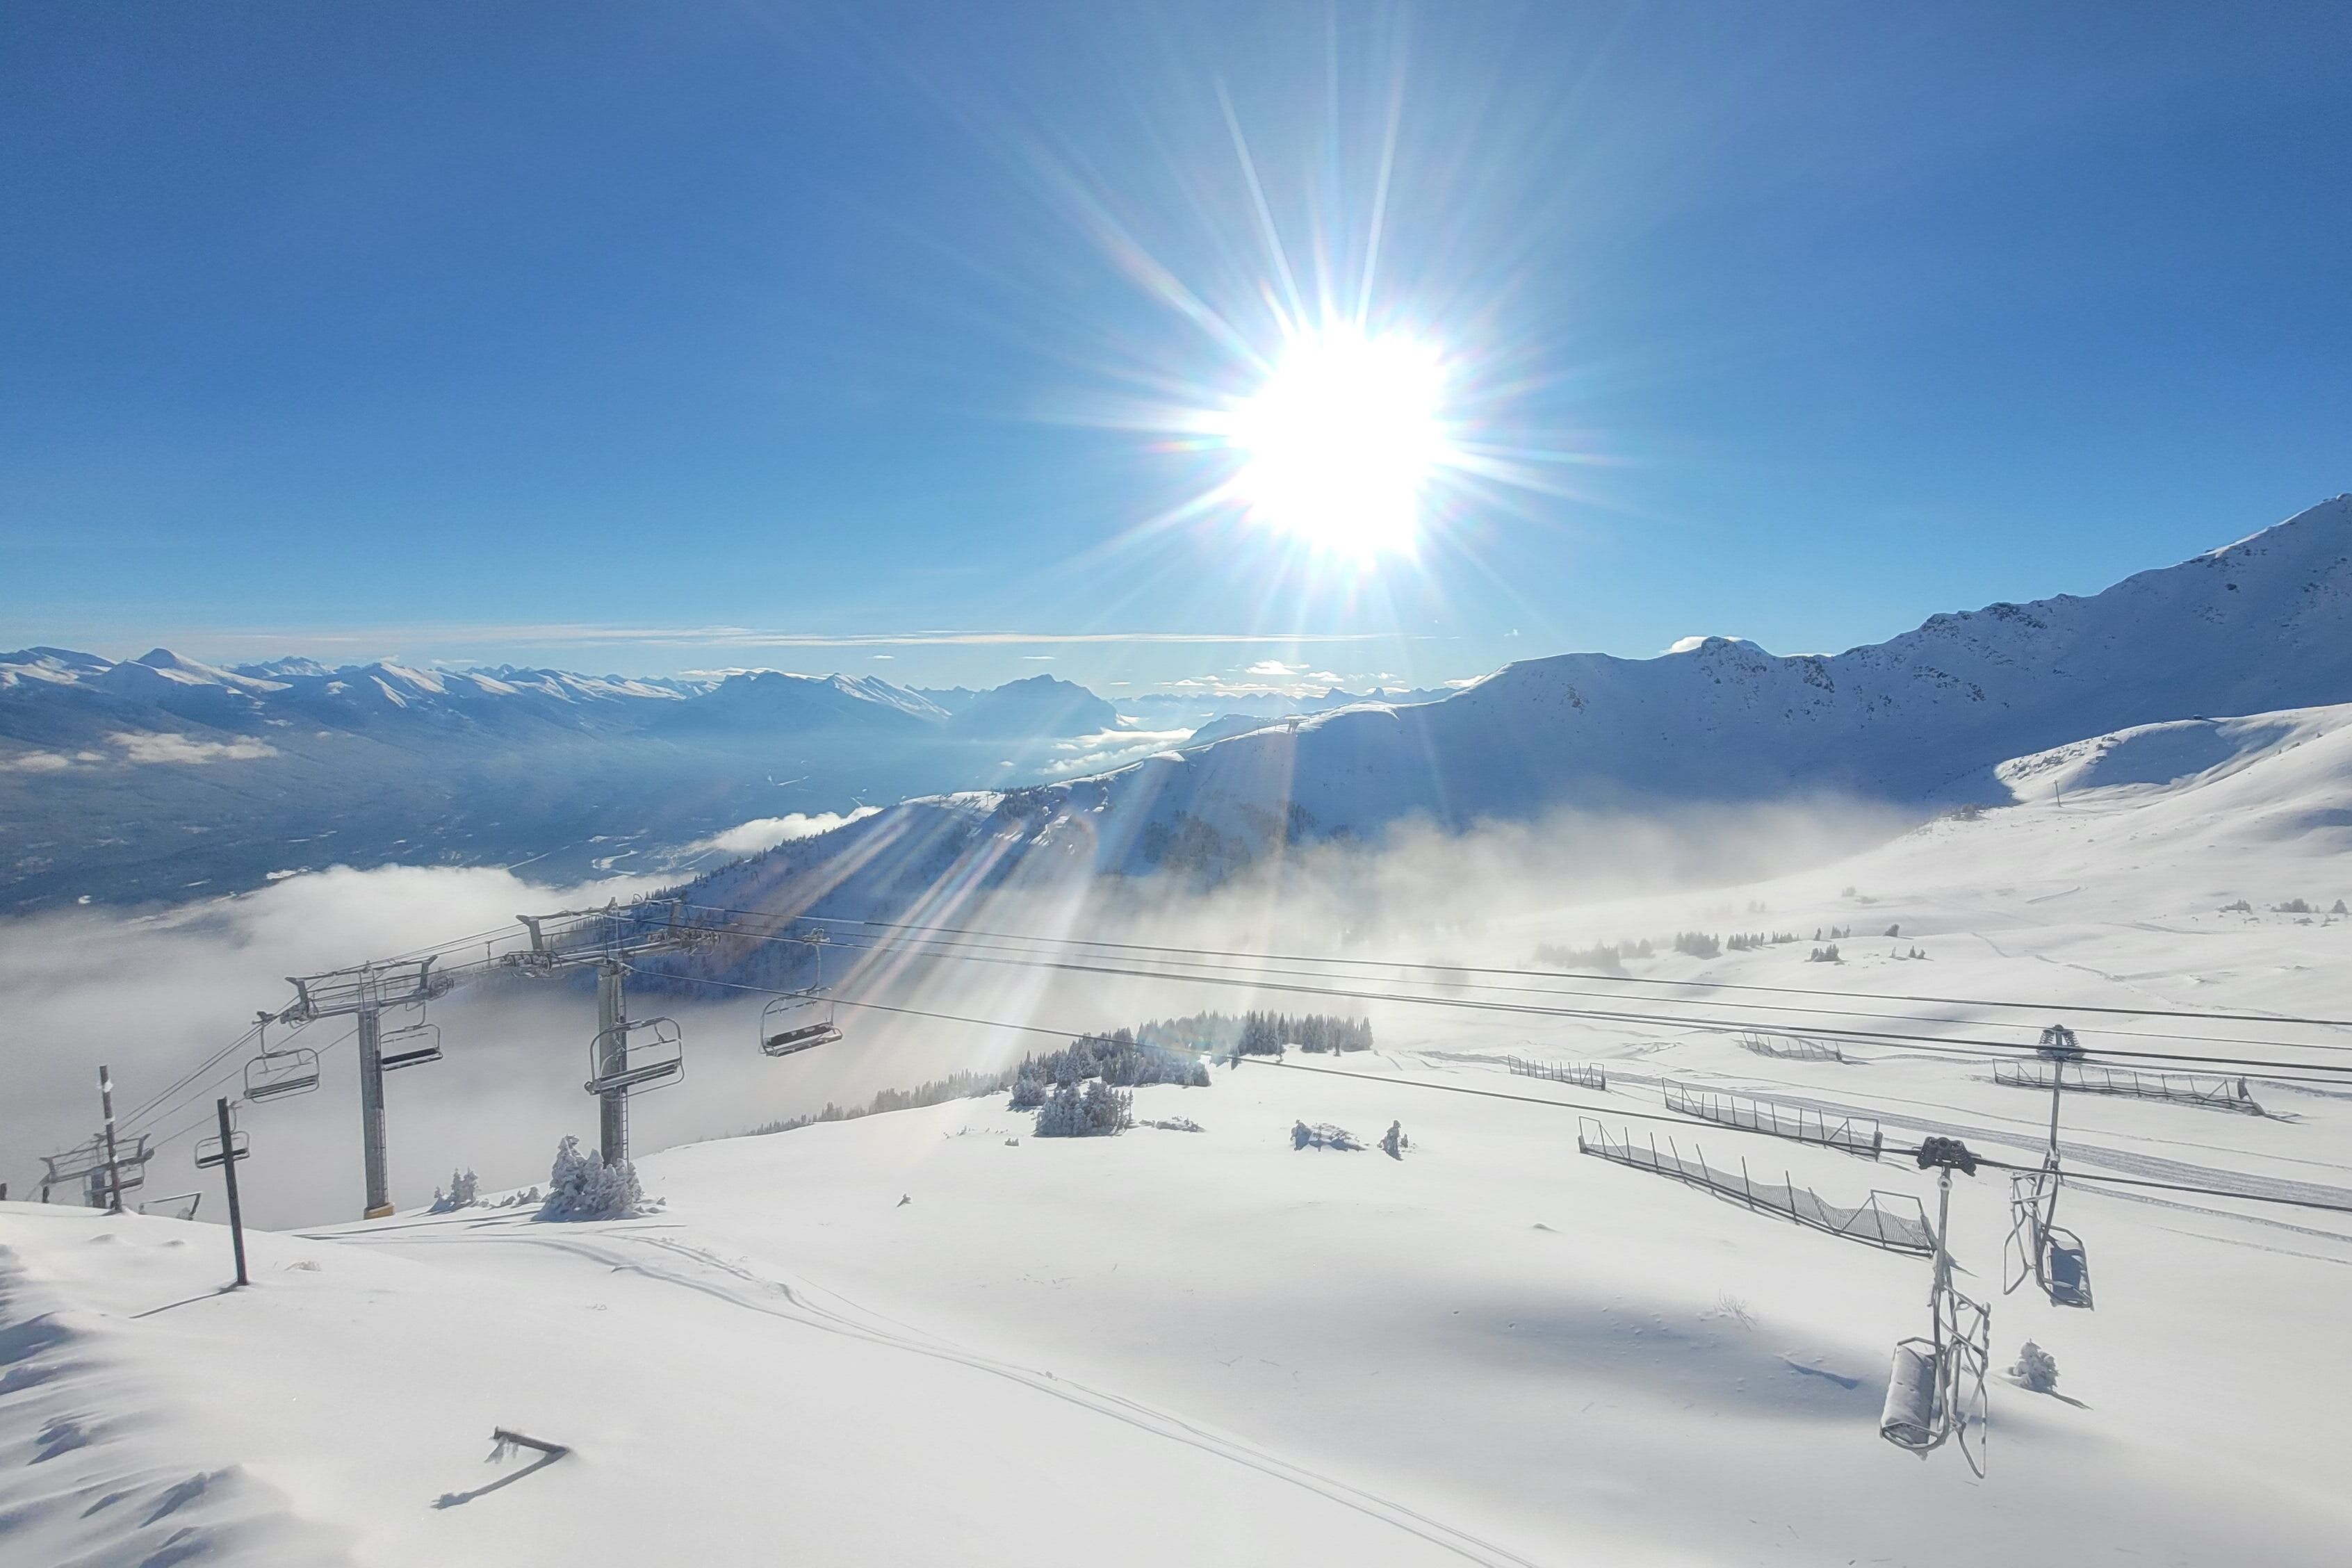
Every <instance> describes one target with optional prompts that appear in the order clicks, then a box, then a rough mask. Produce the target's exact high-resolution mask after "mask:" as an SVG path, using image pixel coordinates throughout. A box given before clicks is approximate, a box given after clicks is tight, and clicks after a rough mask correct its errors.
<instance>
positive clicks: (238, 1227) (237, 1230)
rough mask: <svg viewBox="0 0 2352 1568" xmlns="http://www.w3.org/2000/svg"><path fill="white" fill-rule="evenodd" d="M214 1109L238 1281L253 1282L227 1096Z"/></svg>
mask: <svg viewBox="0 0 2352 1568" xmlns="http://www.w3.org/2000/svg"><path fill="white" fill-rule="evenodd" d="M213 1110H215V1112H216V1113H217V1114H218V1115H219V1117H220V1141H221V1175H222V1177H223V1178H224V1179H225V1180H226V1181H227V1183H228V1237H229V1243H230V1245H231V1246H233V1247H236V1282H237V1283H238V1284H239V1285H245V1284H249V1283H251V1281H249V1280H247V1279H246V1277H245V1211H244V1210H243V1209H241V1208H239V1207H238V1206H237V1202H236V1142H235V1135H234V1134H232V1133H231V1132H230V1131H229V1127H228V1099H227V1097H226V1096H223V1097H222V1098H220V1099H219V1100H215V1101H214V1102H213Z"/></svg>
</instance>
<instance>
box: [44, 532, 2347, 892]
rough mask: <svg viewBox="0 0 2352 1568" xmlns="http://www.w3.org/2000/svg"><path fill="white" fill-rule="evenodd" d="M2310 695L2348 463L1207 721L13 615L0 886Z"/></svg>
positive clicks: (950, 870)
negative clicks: (2089, 549)
mask: <svg viewBox="0 0 2352 1568" xmlns="http://www.w3.org/2000/svg"><path fill="white" fill-rule="evenodd" d="M2346 701H2352V497H2338V498H2336V500H2330V501H2326V502H2324V503H2322V504H2321V505H2319V506H2316V507H2314V508H2312V509H2310V510H2307V511H2305V512H2304V513H2302V514H2301V515H2299V516H2297V517H2295V518H2293V519H2291V520H2289V521H2286V522H2284V523H2281V524H2279V525H2278V526H2276V527H2274V528H2271V529H2268V530H2265V531H2263V532H2261V533H2258V534H2255V535H2253V536H2252V537H2251V538H2249V539H2245V540H2242V541H2240V542H2238V543H2235V544H2232V545H2229V546H2227V547H2225V548H2223V549H2220V550H2216V551H2213V552H2210V553H2208V554H2204V555H2200V556H2197V557H2195V558H2193V559H2191V560H2189V561H2186V562H2183V563H2179V564H2178V565H2175V566H2169V567H2165V568H2163V569H2161V570H2158V571H2151V572H2144V573H2141V574H2138V575H2137V576H2134V577H2131V578H2128V579H2126V581H2124V582H2122V583H2119V584H2116V585H2115V586H2114V587H2112V588H2109V589H2107V590H2106V591H2105V592H2104V593H2101V594H2097V595H2092V596H2090V597H2087V598H2078V597H2074V596H2072V595H2061V596H2059V597H2056V598H2052V599H2042V600H2035V601H2032V602H2031V603H2025V604H1996V605H1988V606H1986V607H1985V608H1983V609H1980V610H1976V611H1971V612H1965V613H1961V614H1955V615H1942V616H1933V617H1931V618H1930V619H1929V620H1928V621H1927V622H1926V624H1924V625H1922V626H1919V627H1918V628H1916V630H1913V631H1909V632H1906V633H1904V634H1903V635H1902V636H1900V637H1895V638H1893V639H1891V640H1889V641H1887V642H1885V643H1877V644H1872V645H1868V646H1864V647H1855V648H1851V649H1848V650H1847V651H1846V652H1844V653H1840V654H1834V655H1816V654H1804V655H1796V656H1788V657H1782V656H1775V655H1773V654H1769V653H1767V652H1766V651H1765V650H1764V649H1762V648H1760V647H1756V646H1755V645H1754V644H1752V643H1748V642H1742V641H1738V640H1736V639H1729V638H1723V637H1709V638H1706V639H1704V640H1701V641H1699V642H1697V643H1696V644H1694V645H1691V646H1688V647H1680V646H1678V647H1677V650H1676V651H1675V652H1673V653H1670V654H1666V655H1664V656H1662V657H1660V658H1648V659H1622V658H1611V657H1609V656H1607V655H1602V654H1567V655H1561V656H1559V657H1557V658H1542V659H1533V660H1528V661H1527V662H1524V663H1519V664H1513V665H1510V666H1507V667H1506V668H1503V669H1500V670H1498V671H1496V673H1495V674H1493V675H1491V676H1488V677H1487V678H1486V679H1483V680H1480V681H1477V682H1475V683H1473V684H1471V685H1469V686H1468V687H1466V688H1465V689H1461V690H1458V691H1452V692H1444V693H1441V692H1431V691H1414V692H1406V693H1389V694H1382V697H1381V699H1380V700H1366V699H1364V698H1360V697H1357V696H1353V695H1351V694H1349V693H1347V692H1344V691H1336V690H1335V691H1330V692H1328V693H1325V694H1323V695H1322V696H1320V697H1310V698H1304V699H1287V698H1286V699H1272V700H1260V701H1258V702H1256V703H1254V704H1251V706H1253V707H1254V708H1255V711H1252V712H1248V713H1242V714H1234V713H1227V714H1224V715H1223V716H1222V717H1219V716H1216V715H1217V712H1218V706H1217V705H1216V704H1214V703H1213V702H1204V700H1202V699H1197V698H1184V697H1181V696H1160V697H1153V698H1146V699H1137V700H1129V701H1128V702H1126V704H1125V706H1126V708H1127V710H1128V714H1127V717H1125V718H1122V717H1121V714H1120V711H1119V710H1118V709H1115V708H1114V707H1113V706H1112V704H1110V703H1109V702H1107V701H1105V700H1103V699H1102V698H1100V697H1098V696H1097V695H1096V694H1095V693H1093V692H1091V691H1088V690H1087V689H1085V688H1083V687H1080V686H1076V685H1072V684H1071V683H1069V682H1067V681H1063V680H1058V679H1054V678H1053V677H1050V676H1038V677H1034V678H1033V679H1028V680H1021V681H1014V682H1012V683H1010V684H1008V685H1004V686H999V687H994V688H991V689H987V690H983V691H971V690H967V689H946V690H914V689H908V688H904V687H898V686H894V685H891V684H890V683H889V682H887V681H883V680H878V679H873V678H871V677H851V676H843V675H834V676H825V677H816V676H803V675H786V674H781V673H777V672H774V671H750V672H742V673H737V674H731V675H728V676H725V677H723V678H714V679H704V680H636V679H621V678H618V677H592V676H583V675H575V674H569V673H565V672H562V671H557V670H543V669H517V668H509V667H501V668H495V669H476V670H467V671H458V672H448V671H426V670H420V669H413V668H405V667H404V666H400V665H396V664H384V663H378V664H368V665H356V666H351V667H346V668H339V669H330V668H326V667H325V666H323V665H320V664H318V663H316V662H314V661H312V660H309V659H300V658H288V659H278V660H275V661H272V662H269V663H267V664H254V665H244V666H239V667H236V668H215V667H213V666H210V665H205V664H200V663H197V662H195V661H194V660H191V659H186V658H180V657H179V656H177V655H175V654H173V653H171V652H169V651H167V650H164V649H161V648H159V649H157V650H155V651H154V652H152V653H150V654H147V655H145V656H144V657H143V658H138V659H132V660H128V661H125V662H123V663H120V664H117V663H113V662H111V661H110V660H107V659H103V658H96V657H94V656H92V655H89V654H83V653H75V652H71V651H68V650H65V649H58V648H28V649H26V650H24V651H22V652H18V653H14V654H0V907H15V908H17V909H26V908H36V907H41V906H44V905H50V904H55V903H59V902H64V901H69V900H74V899H78V898H82V897H89V898H91V899H94V900H101V901H120V900H141V899H175V898H188V897H199V896H206V895H209V894H213V893H217V892H223V891H230V890H235V889H242V888H249V887H253V886H257V885H259V884H260V883H261V882H263V881H265V880H267V879H269V878H270V877H271V876H272V875H273V874H283V873H285V872H288V871H292V870H297V869H300V868H305V867H320V866H327V865H332V864H338V863H341V864H350V865H358V866H374V865H381V864H384V863H387V862H396V863H403V864H456V865H483V864H497V865H521V866H528V867H529V868H530V869H531V871H532V872H533V873H534V874H537V875H542V876H545V877H547V878H549V879H554V880H568V879H576V878H580V877H583V876H589V875H593V874H596V873H598V872H612V871H618V872H636V871H644V872H653V873H663V874H667V873H673V872H674V873H677V874H680V875H684V874H688V873H690V872H693V871H695V870H697V869H699V868H704V867H710V866H715V865H716V864H717V863H718V862H719V860H721V859H723V858H730V856H732V855H734V854H736V853H739V852H740V850H741V849H743V848H745V847H753V846H755V844H756V842H757V841H758V839H759V838H760V837H761V836H760V835H759V834H758V833H756V832H755V833H752V834H751V835H750V836H749V837H746V836H745V835H744V834H740V833H735V834H729V835H728V837H726V839H725V840H724V841H723V842H720V841H718V837H717V836H719V835H721V834H723V833H727V831H728V830H729V829H733V828H737V827H738V826H739V825H741V824H745V823H747V822H752V821H755V820H765V819H774V818H782V817H784V816H788V815H790V814H803V815H805V816H819V815H821V814H845V813H847V812H848V811H850V810H851V809H852V808H854V807H856V806H859V805H871V806H882V805H887V803H890V802H894V801H895V802H900V803H901V804H898V805H890V806H889V807H888V809H887V810H883V811H880V812H879V813H878V814H877V815H872V816H866V817H865V818H864V819H862V820H860V821H858V822H856V823H855V824H852V825H849V826H845V827H842V828H840V829H839V830H838V831H835V832H833V833H830V834H827V835H824V836H823V837H812V838H807V839H805V840H803V841H800V842H796V843H791V844H785V845H783V846H782V847H777V848H775V849H772V850H771V851H769V852H768V853H766V854H765V855H763V856H761V857H760V858H757V859H756V860H754V861H752V862H751V863H749V864H746V865H743V866H740V867H737V868H730V869H725V870H719V871H716V872H715V873H714V875H715V877H716V879H717V881H718V883H719V884H723V885H724V886H725V887H726V888H727V889H731V891H730V892H729V895H728V896H729V897H730V899H734V900H737V901H740V900H744V899H751V898H757V899H758V900H761V901H762V902H763V904H764V905H767V906H772V907H788V906H789V907H800V906H803V905H805V904H807V903H809V902H810V901H812V900H814V899H815V898H816V897H817V893H816V892H815V891H814V889H820V888H821V889H824V897H825V898H826V899H827V900H832V902H833V904H835V905H836V906H838V907H841V908H849V907H852V906H856V907H858V908H861V909H873V910H883V909H892V908H896V907H899V902H900V900H903V899H905V898H908V897H909V896H911V894H912V893H913V892H914V891H918V890H919V889H923V888H926V887H937V886H940V885H943V883H942V879H947V878H950V877H959V878H961V885H963V886H968V887H980V886H984V885H986V884H987V883H988V882H989V881H990V880H998V881H1001V880H1003V879H1009V878H1013V877H1017V876H1021V875H1023V874H1024V873H1025V872H1026V871H1027V870H1028V869H1030V868H1035V867H1040V866H1046V865H1052V866H1058V867H1062V868H1079V869H1084V870H1086V871H1088V872H1097V871H1101V872H1113V873H1121V874H1130V875H1133V874H1144V873H1150V872H1153V871H1179V872H1182V873H1184V874H1187V875H1192V876H1196V877H1202V878H1208V879H1214V878H1217V877H1222V876H1224V875H1228V874H1230V873H1232V872H1234V871H1235V870H1237V869H1239V868H1244V867H1246V866H1248V865H1251V864H1253V863H1255V861H1257V860H1259V859H1261V858H1264V857H1265V856H1266V855H1268V854H1270V853H1275V852H1278V851H1279V850H1280V849H1281V848H1282V847H1284V846H1286V845H1287V844H1292V843H1298V842H1313V841H1318V840H1323V839H1328V838H1333V837H1354V838H1365V837H1373V836H1376V835H1377V834H1379V833H1380V832H1381V830H1382V829H1383V828H1385V827H1386V826H1388V825H1390V824H1391V823H1394V822H1396V821H1399V820H1400V819H1403V818H1407V817H1421V818H1426V819H1429V820H1432V821H1434V822H1437V823H1439V824H1442V825H1444V826H1453V827H1460V826H1467V825H1469V824H1472V823H1475V822H1476V821H1478V820H1480V819H1482V818H1507V819H1524V818H1528V817H1531V816H1537V815H1539V814H1540V813H1542V812H1543V811H1545V810H1547V809H1549V808H1552V807H1555V806H1559V805H1590V806H1627V805H1639V804H1642V803H1648V802H1660V801H1750V800H1759V799H1765V798H1776V797H1786V796H1790V795H1817V796H1834V795H1846V796H1857V797H1864V798H1868V799H1872V800H1876V801H1882V802H1889V803H1894V804H1895V805H1901V806H1906V807H1910V808H1915V809H1917V810H1920V811H1922V812H1924V811H1926V810H1928V809H1931V808H1932V807H1933V806H1934V805H1937V803H1957V802H1959V801H1963V800H1970V799H1976V800H1984V801H1992V802H2000V801H2005V800H2007V799H2008V798H2009V797H2008V795H2006V793H2005V791H2004V786H2002V785H2001V784H2000V781H1999V780H1998V779H1996V778H1995V777H1994V774H1993V772H1992V770H1993V769H1994V767H1995V766H1996V764H1998V763H2002V762H2004V761H2006V760H2009V759H2011V758H2017V757H2021V756H2025V755H2028V754H2031V753H2034V752H2042V751H2046V750H2048V749H2050V748H2052V747H2055V746H2062V745H2063V744H2065V743H2067V742H2074V741H2079V740H2083V739H2085V738H2087V737H2091V736H2097V735H2104V734H2106V733H2108V732H2110V731H2118V730H2123V729H2127V728H2130V727H2132V726H2135V725H2145V724H2159V723H2165V722H2168V721H2176V720H2187V719H2194V718H2200V717H2219V716H2223V715H2242V714H2252V713H2263V712H2270V711H2273V710H2283V709H2291V708H2305V707H2315V706H2323V705H2327V704H2332V703H2339V702H2346ZM1234 706H1242V704H1240V703H1235V704H1234ZM1176 720H1181V722H1173V721H1176ZM1187 731H1190V738H1189V739H1183V738H1181V737H1183V736H1184V735H1185V734H1186V732H1187ZM1171 741H1173V742H1174V744H1173V745H1172V746H1171V743H1170V742H1171ZM1113 764H1124V765H1113ZM1008 785H1013V786H1019V787H1013V788H1007V787H1006V786H1008ZM909 796H914V797H917V798H913V799H909V798H908V797H909ZM785 831H787V829H785V828H784V827H782V826H779V827H778V828H777V830H776V831H775V832H774V833H773V834H772V835H771V837H775V838H781V837H782V836H783V834H784V832H785ZM845 857H854V858H856V863H857V864H859V865H860V866H861V867H862V869H861V870H860V871H859V872H858V873H857V874H856V876H854V877H845V875H844V874H843V873H842V871H841V869H840V868H841V866H843V865H844V864H845V863H846V862H845ZM981 858H984V861H985V863H984V865H982V864H980V860H981ZM959 868H961V869H959Z"/></svg>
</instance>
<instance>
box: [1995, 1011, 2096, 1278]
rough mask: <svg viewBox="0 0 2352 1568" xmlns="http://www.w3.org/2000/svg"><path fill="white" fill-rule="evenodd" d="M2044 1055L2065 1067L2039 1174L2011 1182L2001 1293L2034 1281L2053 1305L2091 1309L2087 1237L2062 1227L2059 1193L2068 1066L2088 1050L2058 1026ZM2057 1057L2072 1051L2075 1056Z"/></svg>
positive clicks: (2053, 1092) (2047, 1034)
mask: <svg viewBox="0 0 2352 1568" xmlns="http://www.w3.org/2000/svg"><path fill="white" fill-rule="evenodd" d="M2040 1049H2041V1052H2042V1055H2043V1056H2044V1057H2051V1058H2053V1060H2056V1061H2058V1062H2059V1063H2060V1064H2061V1065H2060V1066H2059V1067H2057V1068H2053V1069H2052V1072H2051V1080H2052V1081H2051V1085H2050V1144H2049V1147H2048V1149H2047V1150H2045V1151H2044V1152H2043V1153H2042V1168H2041V1169H2040V1170H2038V1171H2021V1172H2019V1173H2017V1174H2016V1175H2014V1176H2011V1178H2010V1182H2009V1215H2010V1220H2009V1244H2008V1246H2007V1247H2006V1249H2005V1251H2004V1258H2005V1263H2004V1266H2003V1269H2002V1279H2001V1290H2002V1293H2003V1294H2007V1293H2008V1292H2010V1291H2012V1290H2014V1289H2017V1288H2018V1287H2019V1286H2020V1285H2021V1284H2023V1283H2024V1282H2025V1281H2026V1279H2028V1278H2031V1279H2032V1280H2033V1282H2034V1284H2035V1285H2036V1286H2038V1287H2039V1288H2040V1289H2041V1290H2042V1294H2043V1295H2045V1296H2047V1297H2049V1298H2050V1304H2051V1305H2052V1306H2053V1307H2084V1308H2087V1307H2089V1306H2090V1305H2091V1258H2090V1254H2089V1253H2088V1252H2087V1251H2086V1250H2085V1249H2084V1246H2083V1238H2082V1237H2079V1236H2076V1235H2075V1234H2074V1232H2073V1231H2071V1230H2067V1229H2065V1228H2064V1227H2063V1226H2060V1225H2059V1224H2058V1223H2057V1217H2058V1189H2059V1187H2060V1185H2061V1184H2063V1181H2064V1177H2063V1173H2062V1171H2061V1168H2060V1163H2059V1157H2058V1113H2059V1106H2060V1102H2061V1100H2063V1096H2064V1094H2065V1084H2064V1081H2063V1071H2064V1068H2063V1063H2064V1062H2065V1061H2067V1060H2070V1059H2078V1058H2080V1057H2081V1056H2082V1047H2080V1046H2079V1045H2077V1044H2076V1043H2075V1041H2074V1031H2073V1030H2071V1029H2069V1028H2067V1027H2066V1026H2065V1025H2063V1024H2053V1025H2051V1026H2050V1027H2048V1028H2046V1029H2044V1030H2042V1046H2041V1047H2040ZM2053 1052H2054V1053H2072V1054H2071V1056H2068V1055H2065V1054H2056V1055H2053Z"/></svg>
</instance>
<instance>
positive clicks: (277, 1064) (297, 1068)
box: [245, 1046, 319, 1103]
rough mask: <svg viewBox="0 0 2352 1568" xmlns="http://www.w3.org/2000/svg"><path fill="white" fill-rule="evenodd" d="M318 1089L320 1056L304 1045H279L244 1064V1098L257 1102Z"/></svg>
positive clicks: (266, 1049)
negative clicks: (275, 1048)
mask: <svg viewBox="0 0 2352 1568" xmlns="http://www.w3.org/2000/svg"><path fill="white" fill-rule="evenodd" d="M318 1087H319V1053H318V1052H316V1051H314V1050H312V1049H310V1047H307V1046H282V1047H279V1048H278V1049H277V1050H274V1051H273V1050H271V1049H269V1048H268V1047H267V1046H265V1047H262V1051H261V1054H260V1055H259V1056H257V1057H256V1058H253V1059H252V1060H251V1061H249V1062H247V1063H246V1064H245V1098H246V1099H247V1100H253V1101H255V1102H257V1103H258V1102H259V1101H262V1100H283V1099H286V1098H288V1097H289V1096H292V1095H297V1094H308V1093H310V1091H311V1090H312V1089H317V1088H318Z"/></svg>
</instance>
